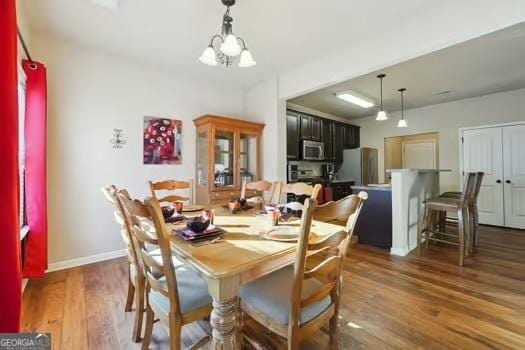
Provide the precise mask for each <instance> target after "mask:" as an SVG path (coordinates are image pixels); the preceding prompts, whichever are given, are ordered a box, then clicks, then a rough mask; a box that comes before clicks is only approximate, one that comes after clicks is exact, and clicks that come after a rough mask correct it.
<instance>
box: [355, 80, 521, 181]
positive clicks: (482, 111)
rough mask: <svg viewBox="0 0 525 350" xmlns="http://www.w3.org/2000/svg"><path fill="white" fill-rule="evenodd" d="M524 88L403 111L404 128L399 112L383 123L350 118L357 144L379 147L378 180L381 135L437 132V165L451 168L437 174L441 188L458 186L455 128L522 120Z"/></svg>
mask: <svg viewBox="0 0 525 350" xmlns="http://www.w3.org/2000/svg"><path fill="white" fill-rule="evenodd" d="M524 101H525V89H520V90H514V91H508V92H502V93H498V94H492V95H485V96H481V97H476V98H470V99H465V100H459V101H454V102H449V103H443V104H437V105H431V106H426V107H421V108H414V109H409V110H407V111H405V119H406V120H407V123H408V127H407V128H398V127H397V122H398V121H399V118H400V113H399V112H397V113H392V114H391V115H390V118H389V119H388V120H387V121H384V122H378V121H376V120H375V118H374V117H373V116H372V117H365V118H358V119H352V120H351V122H352V123H353V124H356V125H360V126H361V146H363V147H374V148H377V149H378V150H379V152H378V153H379V180H380V182H383V181H384V138H385V137H389V136H402V135H411V134H420V133H426V132H439V167H440V168H441V169H452V170H453V171H452V172H450V173H441V174H440V180H441V183H440V185H441V190H442V191H448V190H458V189H459V181H460V178H461V177H460V176H459V128H463V127H470V126H481V125H489V124H500V123H508V122H515V121H525V110H524V106H525V103H524Z"/></svg>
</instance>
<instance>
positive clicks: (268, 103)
mask: <svg viewBox="0 0 525 350" xmlns="http://www.w3.org/2000/svg"><path fill="white" fill-rule="evenodd" d="M245 106H246V116H248V117H249V118H250V120H253V121H258V122H261V123H264V124H265V125H266V126H265V128H264V132H263V141H262V149H263V151H262V152H263V154H262V158H263V160H262V161H263V164H262V165H263V174H262V176H263V179H265V180H269V181H273V180H284V179H286V169H284V167H281V166H280V165H281V164H283V163H284V164H286V150H285V149H283V148H278V147H276V144H275V140H282V139H284V140H286V121H285V120H283V119H280V118H279V115H281V114H283V113H285V111H286V105H285V103H284V102H282V103H281V102H280V100H279V81H278V79H277V78H273V79H268V80H266V81H264V82H262V83H260V84H259V85H257V86H255V87H253V88H252V89H250V90H249V91H248V92H247V93H246V95H245Z"/></svg>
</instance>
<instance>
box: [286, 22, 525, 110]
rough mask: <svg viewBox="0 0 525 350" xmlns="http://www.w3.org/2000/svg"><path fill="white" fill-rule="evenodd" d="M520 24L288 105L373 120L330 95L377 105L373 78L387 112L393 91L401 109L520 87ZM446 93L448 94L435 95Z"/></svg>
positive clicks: (523, 37) (524, 68)
mask: <svg viewBox="0 0 525 350" xmlns="http://www.w3.org/2000/svg"><path fill="white" fill-rule="evenodd" d="M524 62H525V23H522V24H519V25H516V26H513V27H510V28H507V29H504V30H501V31H498V32H495V33H492V34H489V35H486V36H483V37H480V38H477V39H474V40H470V41H467V42H464V43H461V44H458V45H455V46H451V47H449V48H446V49H443V50H440V51H436V52H434V53H431V54H428V55H425V56H421V57H418V58H416V59H413V60H410V61H406V62H403V63H400V64H397V65H394V66H391V67H389V68H386V69H382V70H381V71H376V72H372V73H370V74H366V75H363V76H360V77H358V78H355V79H351V80H348V81H345V82H342V83H339V84H336V85H333V86H330V87H327V88H324V89H321V90H317V91H314V92H312V93H309V94H306V95H303V96H299V97H297V98H294V99H291V100H289V101H288V102H291V103H294V104H298V105H301V106H304V107H309V108H312V109H316V110H318V111H322V112H325V113H329V114H334V115H337V116H341V117H347V118H356V117H364V116H370V115H375V114H376V113H377V111H378V110H379V108H378V107H372V108H370V109H363V108H360V107H357V106H355V105H352V104H350V103H348V102H345V101H342V100H340V99H339V98H337V97H336V96H335V94H336V93H338V92H342V91H346V90H352V91H355V92H357V93H358V94H360V95H363V96H366V97H368V98H371V99H372V100H374V101H375V102H376V106H378V105H379V97H378V96H379V79H377V78H376V76H377V75H378V74H379V73H385V74H386V75H387V76H386V78H385V79H384V81H383V104H384V107H385V109H386V111H387V112H389V111H390V112H393V111H398V110H399V109H400V95H399V92H398V91H397V90H398V89H399V88H406V89H407V90H406V92H405V108H406V109H409V108H416V107H422V106H427V105H432V104H437V103H444V102H450V101H455V100H460V99H465V98H471V97H476V96H482V95H486V94H492V93H497V92H503V91H509V90H514V89H519V88H524V87H525V64H524ZM445 90H449V91H450V93H448V94H438V95H435V93H437V92H441V91H445Z"/></svg>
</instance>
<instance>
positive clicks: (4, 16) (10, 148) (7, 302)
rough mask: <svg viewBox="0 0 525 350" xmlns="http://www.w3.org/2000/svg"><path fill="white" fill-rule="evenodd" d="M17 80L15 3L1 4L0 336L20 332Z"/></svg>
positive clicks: (2, 2)
mask: <svg viewBox="0 0 525 350" xmlns="http://www.w3.org/2000/svg"><path fill="white" fill-rule="evenodd" d="M17 94H18V79H17V42H16V6H15V0H2V1H0V125H1V130H2V137H0V159H1V165H0V169H1V170H0V200H1V201H2V205H1V209H0V225H1V227H0V315H1V316H0V333H8V332H9V333H14V332H18V331H19V330H20V309H21V299H22V277H21V271H20V269H21V268H20V231H19V222H18V220H19V218H18V207H19V203H18V96H17Z"/></svg>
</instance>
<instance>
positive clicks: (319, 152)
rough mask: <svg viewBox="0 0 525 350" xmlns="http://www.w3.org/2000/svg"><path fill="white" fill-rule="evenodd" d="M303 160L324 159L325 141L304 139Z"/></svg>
mask: <svg viewBox="0 0 525 350" xmlns="http://www.w3.org/2000/svg"><path fill="white" fill-rule="evenodd" d="M303 160H324V143H322V142H317V141H308V140H304V141H303Z"/></svg>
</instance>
